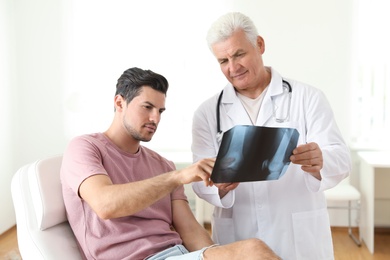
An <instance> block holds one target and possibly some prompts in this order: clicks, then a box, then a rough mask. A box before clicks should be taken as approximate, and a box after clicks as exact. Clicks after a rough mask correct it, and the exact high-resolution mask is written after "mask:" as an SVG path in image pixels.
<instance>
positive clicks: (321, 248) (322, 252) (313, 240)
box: [292, 208, 334, 260]
mask: <svg viewBox="0 0 390 260" xmlns="http://www.w3.org/2000/svg"><path fill="white" fill-rule="evenodd" d="M292 218H293V229H294V231H293V232H294V240H295V247H296V248H295V250H296V259H300V260H304V259H307V260H313V259H316V260H323V259H334V256H333V246H332V234H331V230H330V223H329V216H328V211H327V209H326V208H325V209H319V210H314V211H306V212H298V213H293V215H292ZM313 248H316V250H313Z"/></svg>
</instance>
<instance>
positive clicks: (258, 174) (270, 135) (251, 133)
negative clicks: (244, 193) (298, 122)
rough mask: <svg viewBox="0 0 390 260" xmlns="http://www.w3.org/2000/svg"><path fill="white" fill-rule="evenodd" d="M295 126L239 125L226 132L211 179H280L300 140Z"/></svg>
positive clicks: (218, 180)
mask: <svg viewBox="0 0 390 260" xmlns="http://www.w3.org/2000/svg"><path fill="white" fill-rule="evenodd" d="M298 137H299V133H298V131H297V130H296V129H294V128H274V127H262V126H250V125H238V126H235V127H233V128H231V129H230V130H228V131H226V132H225V133H224V134H223V138H222V142H221V147H220V148H219V152H218V155H217V159H216V162H215V166H214V169H213V172H212V174H211V180H212V181H213V182H215V183H230V182H248V181H269V180H277V179H279V178H280V177H282V176H283V174H284V173H285V172H286V170H287V168H288V165H289V164H290V156H291V154H292V151H293V150H294V149H295V147H296V146H297V143H298Z"/></svg>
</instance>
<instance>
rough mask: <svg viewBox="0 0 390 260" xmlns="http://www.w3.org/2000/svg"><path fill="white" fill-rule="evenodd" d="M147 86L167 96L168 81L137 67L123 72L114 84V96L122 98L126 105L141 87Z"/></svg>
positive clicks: (138, 92)
mask: <svg viewBox="0 0 390 260" xmlns="http://www.w3.org/2000/svg"><path fill="white" fill-rule="evenodd" d="M144 86H148V87H151V88H152V89H154V90H157V91H159V92H161V93H163V94H165V95H166V94H167V91H168V86H169V84H168V80H167V79H166V78H165V77H164V76H162V75H160V74H157V73H155V72H153V71H151V70H143V69H140V68H137V67H134V68H130V69H128V70H126V71H124V72H123V74H122V76H120V78H119V79H118V82H117V84H116V93H115V95H121V96H122V97H124V99H125V100H126V102H127V103H130V102H131V100H133V98H135V97H136V96H138V95H139V94H140V91H141V89H142V87H144Z"/></svg>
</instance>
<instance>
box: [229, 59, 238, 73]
mask: <svg viewBox="0 0 390 260" xmlns="http://www.w3.org/2000/svg"><path fill="white" fill-rule="evenodd" d="M227 67H228V68H227V69H228V72H229V74H230V76H234V74H235V73H236V72H237V71H238V70H239V69H240V67H241V65H240V64H239V63H238V62H237V61H234V60H231V61H229V64H228V66H227Z"/></svg>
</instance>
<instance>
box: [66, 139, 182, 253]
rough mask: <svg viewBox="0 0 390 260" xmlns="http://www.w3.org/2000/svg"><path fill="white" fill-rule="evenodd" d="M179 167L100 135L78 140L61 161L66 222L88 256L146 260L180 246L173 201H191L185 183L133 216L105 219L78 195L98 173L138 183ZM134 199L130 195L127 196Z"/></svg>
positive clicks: (148, 152) (67, 150)
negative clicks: (172, 247) (169, 248)
mask: <svg viewBox="0 0 390 260" xmlns="http://www.w3.org/2000/svg"><path fill="white" fill-rule="evenodd" d="M173 169H175V166H174V164H173V162H171V161H168V160H167V159H165V158H163V157H161V156H160V155H159V154H157V153H156V152H154V151H152V150H150V149H148V148H146V147H143V146H141V147H140V149H139V151H138V152H137V153H136V154H130V153H126V152H124V151H122V150H120V149H119V148H118V147H117V146H115V145H114V144H113V143H112V142H111V141H110V140H109V139H108V138H107V137H106V136H104V135H103V134H102V133H96V134H90V135H83V136H79V137H76V138H74V139H73V140H72V141H71V142H70V143H69V146H68V147H67V149H66V151H65V153H64V156H63V161H62V168H61V182H62V191H63V196H64V202H65V206H66V210H67V215H68V220H69V223H70V225H71V227H72V230H73V232H74V234H75V236H76V238H77V240H78V243H79V245H80V247H81V248H82V250H83V252H84V254H85V256H86V258H87V259H99V260H101V259H110V260H111V259H143V258H145V257H147V256H149V255H152V254H155V253H157V252H160V251H162V250H164V249H166V248H168V247H171V246H173V245H176V244H182V240H181V238H180V236H179V234H178V233H177V232H175V231H172V228H171V227H172V208H171V201H172V200H177V199H179V200H187V198H186V196H185V194H184V188H183V186H180V187H179V188H177V189H176V190H175V191H173V192H172V193H171V194H170V196H166V197H164V198H162V199H161V200H159V201H157V202H156V203H154V204H153V205H151V206H150V207H148V208H146V209H144V210H142V211H140V212H137V213H136V214H134V215H131V216H127V217H122V218H116V219H109V220H103V219H101V218H99V217H98V216H97V215H96V214H95V212H94V211H93V210H92V209H91V208H90V207H89V205H88V204H87V203H86V202H85V201H84V200H82V199H81V198H80V197H79V196H78V189H79V186H80V184H81V183H82V182H83V181H84V180H85V179H86V178H88V177H90V176H92V175H95V174H106V175H108V176H109V177H110V178H111V180H112V182H113V183H114V184H119V183H127V182H134V181H139V180H143V179H148V178H151V177H153V176H156V175H159V174H162V173H165V172H169V171H172V170H173ZM129 200H131V198H129Z"/></svg>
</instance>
